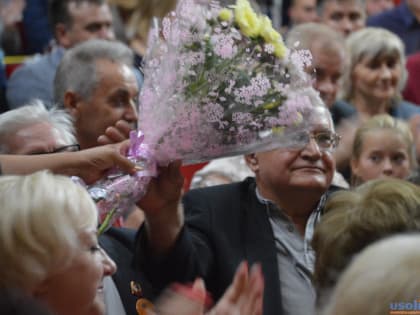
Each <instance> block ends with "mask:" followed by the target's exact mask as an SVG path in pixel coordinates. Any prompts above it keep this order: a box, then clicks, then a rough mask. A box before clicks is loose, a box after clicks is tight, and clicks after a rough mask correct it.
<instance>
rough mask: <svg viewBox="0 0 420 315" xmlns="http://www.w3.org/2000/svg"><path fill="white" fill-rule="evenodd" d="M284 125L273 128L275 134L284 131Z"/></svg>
mask: <svg viewBox="0 0 420 315" xmlns="http://www.w3.org/2000/svg"><path fill="white" fill-rule="evenodd" d="M284 129H285V128H284V127H273V128H272V129H271V130H272V131H273V133H274V134H275V135H281V134H283V132H284Z"/></svg>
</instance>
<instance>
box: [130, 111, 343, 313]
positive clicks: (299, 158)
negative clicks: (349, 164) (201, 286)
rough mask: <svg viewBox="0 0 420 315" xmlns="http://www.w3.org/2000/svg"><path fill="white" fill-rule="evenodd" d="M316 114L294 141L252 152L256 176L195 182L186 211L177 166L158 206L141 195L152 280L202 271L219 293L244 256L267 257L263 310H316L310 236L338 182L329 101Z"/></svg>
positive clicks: (142, 240)
mask: <svg viewBox="0 0 420 315" xmlns="http://www.w3.org/2000/svg"><path fill="white" fill-rule="evenodd" d="M311 117H312V118H311V119H310V120H309V121H308V128H307V129H306V130H304V131H302V132H299V133H297V134H295V135H294V136H293V137H294V139H293V140H294V141H293V142H294V144H293V145H292V146H289V147H287V148H279V149H275V150H272V151H267V152H260V153H254V154H249V155H246V156H245V158H246V162H247V164H248V166H249V167H250V168H251V170H252V171H253V172H254V173H255V178H252V177H249V178H247V179H245V180H244V181H242V182H238V183H232V184H227V185H221V186H213V187H207V188H202V189H195V190H191V191H189V192H188V193H187V194H186V195H185V196H184V198H183V205H184V211H183V210H182V209H180V207H178V205H177V199H176V195H175V194H174V193H171V190H170V189H169V187H171V185H169V184H168V183H170V182H172V183H175V182H176V176H175V175H176V174H175V172H174V174H175V175H174V177H173V178H171V180H170V181H169V180H168V181H167V182H163V181H159V182H157V185H156V186H155V187H156V188H158V187H160V188H161V189H165V187H166V191H159V193H156V199H158V198H159V200H160V206H159V207H150V205H152V204H153V203H152V199H149V198H146V199H143V200H141V201H140V203H139V204H140V206H141V207H143V209H145V216H146V222H145V224H144V226H143V227H142V229H141V230H140V232H139V234H138V239H137V248H138V251H137V261H138V266H139V267H141V269H142V270H143V271H145V272H146V275H147V276H148V278H149V279H150V280H151V281H152V283H154V284H155V285H156V286H159V287H160V288H163V286H164V285H165V284H167V283H170V282H174V281H178V282H191V281H193V280H194V279H195V278H196V277H203V278H204V280H205V282H206V286H207V288H208V289H209V291H210V293H211V294H212V295H213V297H214V298H215V299H216V300H217V299H218V298H220V296H221V294H222V293H223V291H224V290H225V289H226V288H227V286H228V284H229V282H230V281H231V279H232V277H233V275H234V272H235V268H236V267H237V266H238V264H239V263H240V262H241V261H242V260H247V261H248V262H249V263H250V264H252V263H254V262H260V263H261V268H262V271H263V273H264V277H265V290H264V315H270V314H273V315H274V314H276V315H278V314H296V315H299V314H302V315H303V314H314V310H315V309H314V305H315V304H314V302H315V292H314V289H313V287H312V283H311V275H312V272H313V265H314V259H315V257H314V252H313V250H312V249H311V246H310V242H311V239H312V235H313V231H314V228H315V226H316V224H317V222H318V221H319V220H320V218H321V216H322V211H323V207H324V203H325V201H326V199H327V198H328V195H329V194H330V193H332V192H333V191H334V190H336V189H337V188H336V187H333V186H332V185H331V182H332V179H333V175H334V171H335V162H334V158H333V151H334V149H335V147H336V146H337V144H338V141H339V136H338V135H337V134H336V133H335V132H334V125H333V122H332V119H331V115H330V113H329V111H328V109H327V108H326V107H325V106H315V107H314V110H313V115H311ZM167 184H168V185H167ZM150 190H152V189H150ZM162 199H164V200H162Z"/></svg>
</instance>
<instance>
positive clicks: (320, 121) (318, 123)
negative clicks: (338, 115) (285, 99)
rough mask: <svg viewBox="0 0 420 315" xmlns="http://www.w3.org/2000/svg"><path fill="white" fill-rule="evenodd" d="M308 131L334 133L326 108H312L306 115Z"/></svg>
mask: <svg viewBox="0 0 420 315" xmlns="http://www.w3.org/2000/svg"><path fill="white" fill-rule="evenodd" d="M307 126H308V127H307V128H308V130H309V131H326V130H328V131H334V124H333V121H332V117H331V114H330V111H329V110H328V108H326V107H324V106H314V107H313V108H312V110H311V112H310V114H309V115H308V125H307Z"/></svg>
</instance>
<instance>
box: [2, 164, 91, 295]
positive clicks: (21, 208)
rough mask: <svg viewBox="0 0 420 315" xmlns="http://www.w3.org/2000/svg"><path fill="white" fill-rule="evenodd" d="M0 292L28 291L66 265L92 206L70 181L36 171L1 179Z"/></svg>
mask: <svg viewBox="0 0 420 315" xmlns="http://www.w3.org/2000/svg"><path fill="white" fill-rule="evenodd" d="M0 204H1V205H2V209H1V211H0V257H1V259H0V288H1V287H15V288H20V289H23V290H25V291H27V292H30V291H31V290H32V289H33V288H35V287H36V285H38V284H39V283H40V282H42V281H43V280H45V279H46V278H47V277H48V275H50V274H51V273H53V272H56V271H59V270H60V269H61V268H64V267H66V266H67V264H68V263H69V261H71V259H72V258H73V255H74V252H75V250H76V249H78V248H79V247H80V243H79V234H80V232H81V231H82V230H83V229H86V228H89V227H91V226H92V227H93V228H95V227H96V225H97V220H98V219H97V210H96V206H95V204H94V203H93V201H92V199H91V198H90V196H89V194H88V193H87V192H86V191H85V189H84V188H82V187H81V186H79V185H77V184H75V183H73V182H72V180H71V179H70V178H67V177H64V176H57V175H53V174H51V173H49V172H47V171H40V172H37V173H34V174H32V175H27V176H2V177H0Z"/></svg>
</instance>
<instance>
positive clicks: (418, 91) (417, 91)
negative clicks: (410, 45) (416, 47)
mask: <svg viewBox="0 0 420 315" xmlns="http://www.w3.org/2000/svg"><path fill="white" fill-rule="evenodd" d="M406 67H407V71H408V80H407V84H406V86H405V89H404V91H403V98H404V100H407V101H409V102H412V103H414V104H420V53H415V54H413V55H411V56H409V57H408V58H407V65H406Z"/></svg>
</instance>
